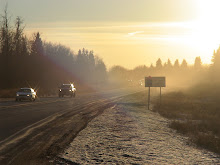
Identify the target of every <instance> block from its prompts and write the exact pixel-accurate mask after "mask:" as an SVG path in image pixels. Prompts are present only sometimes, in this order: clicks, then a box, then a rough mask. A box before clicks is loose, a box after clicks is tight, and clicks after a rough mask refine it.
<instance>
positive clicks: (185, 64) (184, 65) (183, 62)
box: [180, 59, 188, 69]
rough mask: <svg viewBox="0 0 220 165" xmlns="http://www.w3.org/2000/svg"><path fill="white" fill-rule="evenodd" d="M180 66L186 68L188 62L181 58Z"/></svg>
mask: <svg viewBox="0 0 220 165" xmlns="http://www.w3.org/2000/svg"><path fill="white" fill-rule="evenodd" d="M180 67H181V68H182V69H186V68H187V67H188V64H187V62H186V60H185V59H183V61H182V63H181V65H180Z"/></svg>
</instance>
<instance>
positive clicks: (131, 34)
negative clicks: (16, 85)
mask: <svg viewBox="0 0 220 165" xmlns="http://www.w3.org/2000/svg"><path fill="white" fill-rule="evenodd" d="M140 33H144V31H136V32H132V33H128V35H129V36H134V35H136V34H140Z"/></svg>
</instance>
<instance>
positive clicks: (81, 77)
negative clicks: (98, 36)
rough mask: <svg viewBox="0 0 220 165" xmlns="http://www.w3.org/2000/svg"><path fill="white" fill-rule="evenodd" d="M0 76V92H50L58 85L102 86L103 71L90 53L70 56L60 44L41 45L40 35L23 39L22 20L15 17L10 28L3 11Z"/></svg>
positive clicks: (102, 63) (103, 80)
mask: <svg viewBox="0 0 220 165" xmlns="http://www.w3.org/2000/svg"><path fill="white" fill-rule="evenodd" d="M0 77H1V80H0V89H2V88H17V87H24V86H32V87H39V88H40V91H41V93H50V91H51V89H52V88H55V89H57V86H59V85H60V84H61V83H68V82H75V83H76V84H81V82H82V83H84V84H85V83H86V84H87V85H93V84H97V83H104V82H105V81H106V80H107V69H106V66H105V63H104V62H103V60H102V59H100V58H99V57H97V56H95V55H94V52H93V51H92V50H91V51H88V50H87V49H84V48H83V49H80V50H79V51H78V54H74V53H73V51H72V50H71V49H70V48H68V47H66V46H63V45H61V44H53V43H50V42H43V41H42V38H41V35H40V32H37V33H34V34H33V39H31V40H30V39H27V37H26V36H25V34H24V26H23V20H22V19H21V18H20V17H17V18H16V20H15V24H14V26H11V25H10V22H9V18H8V13H7V10H5V12H4V14H3V15H2V17H1V19H0Z"/></svg>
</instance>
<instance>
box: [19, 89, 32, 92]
mask: <svg viewBox="0 0 220 165" xmlns="http://www.w3.org/2000/svg"><path fill="white" fill-rule="evenodd" d="M19 92H31V89H20V90H19Z"/></svg>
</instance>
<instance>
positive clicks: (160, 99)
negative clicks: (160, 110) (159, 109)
mask: <svg viewBox="0 0 220 165" xmlns="http://www.w3.org/2000/svg"><path fill="white" fill-rule="evenodd" d="M160 106H161V87H160Z"/></svg>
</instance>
